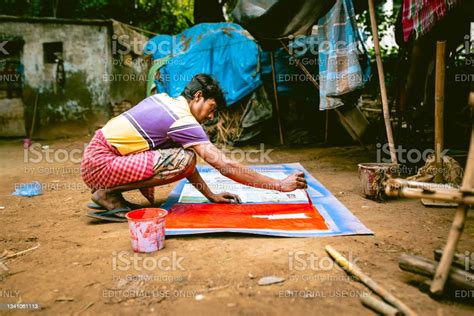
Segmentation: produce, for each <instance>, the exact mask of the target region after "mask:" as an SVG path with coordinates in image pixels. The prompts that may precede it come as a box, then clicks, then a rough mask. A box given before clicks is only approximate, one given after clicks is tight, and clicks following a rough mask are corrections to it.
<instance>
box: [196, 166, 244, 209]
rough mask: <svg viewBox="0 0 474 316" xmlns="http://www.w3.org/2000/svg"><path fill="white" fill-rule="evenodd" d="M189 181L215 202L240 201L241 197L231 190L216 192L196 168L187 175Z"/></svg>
mask: <svg viewBox="0 0 474 316" xmlns="http://www.w3.org/2000/svg"><path fill="white" fill-rule="evenodd" d="M187 179H188V181H189V182H191V183H192V185H193V186H194V187H195V188H196V189H197V190H198V191H199V192H201V193H202V195H204V196H205V197H206V198H207V199H208V200H209V201H211V202H213V203H240V202H241V200H240V197H239V196H238V195H236V194H233V193H229V192H221V193H218V194H214V193H213V192H212V191H211V189H210V188H209V186H208V185H207V184H206V182H204V179H203V178H202V177H201V175H200V174H199V172H198V171H197V169H194V172H193V173H192V174H191V175H189V176H188V177H187Z"/></svg>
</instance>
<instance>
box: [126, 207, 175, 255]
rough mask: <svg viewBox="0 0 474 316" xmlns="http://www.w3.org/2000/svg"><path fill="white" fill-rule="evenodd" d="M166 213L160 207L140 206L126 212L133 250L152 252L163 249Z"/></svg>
mask: <svg viewBox="0 0 474 316" xmlns="http://www.w3.org/2000/svg"><path fill="white" fill-rule="evenodd" d="M167 214H168V212H167V211H166V210H164V209H161V208H142V209H139V210H135V211H131V212H128V213H127V219H128V227H129V228H130V235H131V238H132V249H133V251H135V252H153V251H157V250H160V249H163V247H164V246H165V217H166V215H167Z"/></svg>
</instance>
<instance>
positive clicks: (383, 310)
mask: <svg viewBox="0 0 474 316" xmlns="http://www.w3.org/2000/svg"><path fill="white" fill-rule="evenodd" d="M360 300H361V302H362V304H363V305H364V306H367V307H368V308H370V309H372V310H373V311H375V312H377V314H382V315H397V316H398V315H403V313H402V312H400V311H399V310H397V309H396V308H395V307H393V306H391V305H389V304H387V303H385V302H384V301H382V300H379V299H377V298H375V297H374V296H362V297H361V298H360Z"/></svg>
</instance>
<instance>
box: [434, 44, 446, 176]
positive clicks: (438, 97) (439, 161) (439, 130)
mask: <svg viewBox="0 0 474 316" xmlns="http://www.w3.org/2000/svg"><path fill="white" fill-rule="evenodd" d="M445 52H446V42H445V41H443V42H437V43H436V74H435V144H434V145H435V153H434V154H435V162H436V168H437V170H442V168H443V157H441V152H442V151H443V148H444V122H443V120H444V78H445ZM434 180H435V182H436V183H442V182H443V181H444V179H443V174H442V172H436V175H435V178H434Z"/></svg>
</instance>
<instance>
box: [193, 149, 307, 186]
mask: <svg viewBox="0 0 474 316" xmlns="http://www.w3.org/2000/svg"><path fill="white" fill-rule="evenodd" d="M192 148H193V149H194V151H195V152H196V154H198V155H199V156H200V157H201V158H203V159H204V160H205V161H206V162H207V163H209V164H210V165H211V166H213V167H214V168H216V169H217V170H219V172H220V173H221V174H222V175H224V176H226V177H228V178H230V179H232V180H234V181H236V182H239V183H241V184H245V185H249V186H252V187H256V188H262V189H268V190H278V191H282V192H290V191H293V190H296V189H306V188H307V184H306V180H305V178H304V173H302V172H298V173H294V174H292V175H290V176H288V177H286V178H285V179H282V180H277V179H273V178H270V177H267V176H264V175H262V174H260V173H258V172H255V171H253V170H252V169H250V168H248V167H246V166H244V165H242V164H241V163H239V162H237V161H234V160H232V159H229V158H227V157H226V156H225V155H224V153H223V152H221V151H220V150H219V149H218V148H217V147H216V146H214V145H213V144H211V143H204V144H198V145H195V146H193V147H192Z"/></svg>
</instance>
